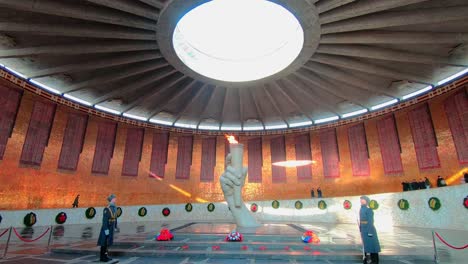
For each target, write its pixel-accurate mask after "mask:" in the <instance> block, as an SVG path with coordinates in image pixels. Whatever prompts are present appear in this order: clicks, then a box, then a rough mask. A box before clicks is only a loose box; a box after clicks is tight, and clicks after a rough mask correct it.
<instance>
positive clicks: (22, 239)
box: [13, 227, 50, 243]
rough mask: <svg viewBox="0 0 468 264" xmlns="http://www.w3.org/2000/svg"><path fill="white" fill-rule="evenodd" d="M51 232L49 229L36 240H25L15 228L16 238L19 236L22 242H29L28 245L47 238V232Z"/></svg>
mask: <svg viewBox="0 0 468 264" xmlns="http://www.w3.org/2000/svg"><path fill="white" fill-rule="evenodd" d="M49 230H50V227H48V228H47V230H46V231H45V232H44V234H42V235H40V236H38V237H37V238H35V239H25V238H23V237H22V236H21V235H20V234H18V231H16V228H13V231H15V234H16V236H17V237H18V238H19V239H20V240H21V241H23V242H27V243H30V242H35V241H37V240H39V239H41V238H42V237H43V236H45V235H46V234H47V232H49Z"/></svg>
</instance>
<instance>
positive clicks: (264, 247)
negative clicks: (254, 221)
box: [0, 222, 468, 264]
mask: <svg viewBox="0 0 468 264" xmlns="http://www.w3.org/2000/svg"><path fill="white" fill-rule="evenodd" d="M161 228H168V229H170V230H171V231H172V233H173V234H174V240H172V241H169V242H160V241H154V237H155V235H156V234H157V233H158V232H159V230H160V229H161ZM52 229H53V230H52V235H51V236H50V246H49V249H48V248H47V244H48V241H49V235H45V236H44V237H43V238H41V239H39V240H38V241H36V242H31V243H28V242H23V241H21V240H20V239H18V237H16V235H15V234H14V232H12V235H11V241H10V244H9V245H8V252H7V255H6V257H5V258H3V259H0V263H8V264H13V263H15V264H16V263H22V264H23V263H24V264H33V263H34V264H42V263H57V264H59V263H67V264H72V263H99V261H98V254H99V247H97V246H96V241H97V237H98V235H99V231H100V225H96V224H90V225H61V226H54V227H53V228H52ZM234 229H235V225H234V224H232V223H203V222H196V223H193V222H165V223H164V222H158V223H154V222H139V223H120V224H119V231H118V232H117V233H116V234H115V239H114V242H115V245H114V246H113V247H111V248H110V249H109V252H110V255H111V257H112V258H114V259H116V260H119V263H125V264H127V263H128V264H143V263H168V264H173V263H177V264H190V263H220V264H221V263H229V264H236V263H323V264H344V263H347V264H354V263H355V264H358V263H362V261H360V256H362V253H361V250H362V248H361V239H360V235H359V230H358V228H357V226H356V225H353V224H326V223H313V224H312V223H311V224H306V223H270V224H264V225H262V226H261V227H259V228H256V229H244V230H243V229H239V230H238V231H240V232H241V233H242V234H243V235H244V241H243V242H225V241H224V237H225V236H226V235H227V234H228V233H229V232H231V231H232V230H234ZM3 230H4V229H1V228H0V233H1V231H3ZM16 230H17V232H18V233H19V234H20V235H21V237H22V238H23V239H34V238H37V237H38V236H40V235H41V234H43V233H44V232H45V231H46V230H47V227H34V228H17V229H16ZM305 230H312V231H314V232H315V233H316V234H317V235H318V237H319V238H320V243H319V244H317V245H316V244H306V243H303V242H302V240H301V236H302V234H303V233H304V231H305ZM435 231H437V232H438V233H439V234H440V235H441V236H443V238H444V239H445V240H446V241H447V242H449V243H451V244H453V245H456V246H460V245H464V244H466V238H467V237H468V231H460V230H435ZM378 235H379V240H380V244H381V246H382V252H381V253H380V263H383V264H385V263H387V264H397V263H398V264H400V263H401V264H422V263H435V262H434V247H433V240H432V230H430V229H425V228H408V227H386V228H382V229H381V230H378ZM6 237H7V236H6V235H4V236H3V237H1V238H0V256H2V255H3V252H4V250H5V245H6ZM436 248H437V255H438V258H439V263H448V264H459V263H464V260H466V259H467V258H468V250H467V249H465V250H454V249H450V248H449V247H447V246H446V245H444V244H442V243H441V242H440V241H438V240H437V238H436ZM109 263H111V262H109Z"/></svg>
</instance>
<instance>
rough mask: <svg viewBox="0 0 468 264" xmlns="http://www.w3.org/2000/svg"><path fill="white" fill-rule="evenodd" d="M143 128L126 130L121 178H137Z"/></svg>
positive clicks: (143, 134) (143, 135)
mask: <svg viewBox="0 0 468 264" xmlns="http://www.w3.org/2000/svg"><path fill="white" fill-rule="evenodd" d="M144 137H145V129H144V128H127V139H126V142H125V153H124V159H123V165H122V175H123V176H138V166H139V164H140V161H141V153H142V150H143V140H144Z"/></svg>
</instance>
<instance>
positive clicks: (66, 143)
mask: <svg viewBox="0 0 468 264" xmlns="http://www.w3.org/2000/svg"><path fill="white" fill-rule="evenodd" d="M87 125H88V115H83V114H78V113H70V114H68V119H67V124H66V127H65V132H64V133H63V142H62V149H61V150H60V158H59V163H58V168H59V169H62V170H73V171H74V170H76V167H77V166H78V161H79V159H80V154H81V152H82V151H83V145H84V139H85V134H86V127H87Z"/></svg>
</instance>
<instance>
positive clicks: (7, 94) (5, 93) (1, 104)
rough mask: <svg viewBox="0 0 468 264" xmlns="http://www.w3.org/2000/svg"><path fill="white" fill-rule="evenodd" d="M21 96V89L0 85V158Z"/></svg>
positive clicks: (13, 123) (12, 125)
mask: <svg viewBox="0 0 468 264" xmlns="http://www.w3.org/2000/svg"><path fill="white" fill-rule="evenodd" d="M21 96H22V91H20V90H16V89H11V88H8V87H5V86H2V85H0V160H2V159H3V155H4V154H5V148H6V145H7V142H8V139H9V138H10V136H11V133H12V132H13V127H14V125H15V119H16V113H17V112H18V108H19V105H20V102H21Z"/></svg>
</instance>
